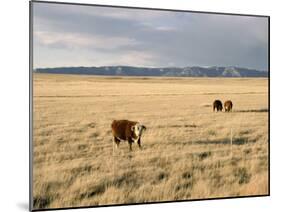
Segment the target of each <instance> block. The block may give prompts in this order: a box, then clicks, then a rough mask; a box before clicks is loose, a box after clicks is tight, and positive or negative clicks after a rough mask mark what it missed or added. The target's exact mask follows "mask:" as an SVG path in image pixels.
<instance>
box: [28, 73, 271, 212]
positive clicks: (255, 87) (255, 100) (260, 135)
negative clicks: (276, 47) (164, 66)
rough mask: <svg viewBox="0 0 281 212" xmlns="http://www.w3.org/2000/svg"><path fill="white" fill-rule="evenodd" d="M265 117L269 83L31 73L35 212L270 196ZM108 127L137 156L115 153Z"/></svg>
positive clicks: (126, 151)
mask: <svg viewBox="0 0 281 212" xmlns="http://www.w3.org/2000/svg"><path fill="white" fill-rule="evenodd" d="M214 99H221V100H222V101H224V100H227V99H231V100H232V101H233V103H234V108H233V112H232V113H225V112H221V113H213V111H212V107H211V104H212V102H213V100H214ZM267 110H268V80H267V79H248V78H247V79H219V78H212V79H210V78H134V77H124V78H121V77H116V78H114V77H95V76H71V75H48V74H34V131H33V134H34V142H33V145H34V151H33V155H34V159H33V164H34V169H33V185H34V186H33V196H34V208H57V207H77V206H90V205H104V204H124V203H135V202H154V201H172V200H183V199H198V198H199V199H202V198H216V197H230V196H245V195H264V194H268V172H267V171H268V111H267ZM114 119H129V120H134V121H140V122H142V123H143V124H144V125H146V126H147V131H146V133H145V135H144V136H143V139H142V143H143V149H142V150H139V149H138V148H137V145H136V144H134V145H133V151H132V152H129V148H128V144H127V143H125V142H122V143H121V144H120V148H119V149H115V148H113V147H114V145H113V140H112V136H111V129H110V125H111V122H112V120H114ZM231 131H232V135H233V137H232V141H233V145H232V148H231V145H230V139H231Z"/></svg>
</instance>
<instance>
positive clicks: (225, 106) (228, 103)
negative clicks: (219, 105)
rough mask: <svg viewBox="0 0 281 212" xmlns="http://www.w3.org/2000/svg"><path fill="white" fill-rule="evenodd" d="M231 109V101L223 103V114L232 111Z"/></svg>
mask: <svg viewBox="0 0 281 212" xmlns="http://www.w3.org/2000/svg"><path fill="white" fill-rule="evenodd" d="M232 107H233V103H232V101H231V100H227V101H225V103H224V110H225V112H230V111H232Z"/></svg>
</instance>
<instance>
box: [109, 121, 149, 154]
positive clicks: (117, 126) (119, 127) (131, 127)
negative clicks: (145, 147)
mask: <svg viewBox="0 0 281 212" xmlns="http://www.w3.org/2000/svg"><path fill="white" fill-rule="evenodd" d="M111 129H112V135H113V138H114V142H115V144H116V146H117V148H118V146H119V143H120V142H121V141H128V144H129V149H130V150H132V143H134V142H137V143H138V146H139V148H140V149H141V136H142V134H143V132H144V131H145V130H146V127H145V126H144V125H141V124H140V123H139V122H135V121H129V120H114V121H113V122H112V124H111Z"/></svg>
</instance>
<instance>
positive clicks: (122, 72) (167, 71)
mask: <svg viewBox="0 0 281 212" xmlns="http://www.w3.org/2000/svg"><path fill="white" fill-rule="evenodd" d="M34 72H35V73H49V74H80V75H103V76H163V77H165V76H166V77H268V72H267V71H261V70H255V69H247V68H240V67H233V66H231V67H218V66H212V67H200V66H191V67H184V68H179V67H167V68H147V67H134V66H101V67H59V68H38V69H35V70H34Z"/></svg>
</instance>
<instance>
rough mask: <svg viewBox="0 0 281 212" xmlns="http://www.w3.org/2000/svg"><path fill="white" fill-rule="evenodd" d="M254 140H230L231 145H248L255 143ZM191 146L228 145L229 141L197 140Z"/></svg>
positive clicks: (242, 138)
mask: <svg viewBox="0 0 281 212" xmlns="http://www.w3.org/2000/svg"><path fill="white" fill-rule="evenodd" d="M255 142H256V141H255V140H249V139H248V138H244V137H241V138H234V139H233V140H232V144H233V145H244V144H249V143H255ZM193 144H199V145H206V144H230V139H220V140H199V141H194V142H193Z"/></svg>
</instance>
